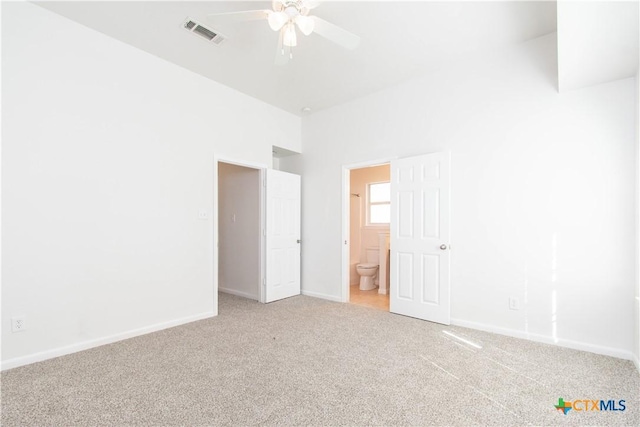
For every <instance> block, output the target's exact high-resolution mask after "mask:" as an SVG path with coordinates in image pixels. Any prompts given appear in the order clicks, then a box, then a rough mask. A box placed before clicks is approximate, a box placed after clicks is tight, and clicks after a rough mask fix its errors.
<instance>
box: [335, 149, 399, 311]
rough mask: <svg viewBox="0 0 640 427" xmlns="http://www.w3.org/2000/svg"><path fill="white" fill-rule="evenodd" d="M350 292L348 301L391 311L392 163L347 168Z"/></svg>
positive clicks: (347, 241) (347, 295) (347, 293)
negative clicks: (390, 231) (390, 225)
mask: <svg viewBox="0 0 640 427" xmlns="http://www.w3.org/2000/svg"><path fill="white" fill-rule="evenodd" d="M347 172H348V173H347V174H348V177H346V176H345V179H347V178H348V182H345V184H348V187H349V193H348V194H349V200H348V212H349V216H348V217H349V221H348V233H346V235H347V236H348V239H347V240H346V245H345V246H346V247H347V250H348V259H349V263H348V266H349V267H348V268H349V271H348V292H346V295H344V297H346V298H345V301H346V302H349V303H351V304H356V305H362V306H366V307H371V308H376V309H379V310H385V311H389V267H390V266H389V242H390V234H389V230H390V228H389V222H390V214H391V209H390V208H391V199H390V194H391V193H390V164H389V162H375V163H374V164H370V165H362V166H354V167H352V168H348V169H347Z"/></svg>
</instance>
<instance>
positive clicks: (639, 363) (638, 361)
mask: <svg viewBox="0 0 640 427" xmlns="http://www.w3.org/2000/svg"><path fill="white" fill-rule="evenodd" d="M633 364H634V365H636V369H637V370H638V373H640V357H638V355H637V354H634V355H633Z"/></svg>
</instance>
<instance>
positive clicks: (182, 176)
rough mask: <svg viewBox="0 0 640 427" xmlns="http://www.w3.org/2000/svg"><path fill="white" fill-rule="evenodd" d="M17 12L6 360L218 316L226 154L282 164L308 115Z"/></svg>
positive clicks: (10, 103)
mask: <svg viewBox="0 0 640 427" xmlns="http://www.w3.org/2000/svg"><path fill="white" fill-rule="evenodd" d="M2 8H3V10H2V12H3V13H2V43H3V46H2V47H3V50H2V67H3V69H2V71H3V74H2V77H3V82H2V83H3V84H2V89H3V92H2V107H3V108H2V123H3V135H2V142H3V147H2V148H3V156H2V162H3V163H2V173H3V176H2V197H3V199H2V204H3V217H2V228H3V242H2V244H3V251H2V256H3V258H2V264H3V267H4V268H3V271H2V343H3V348H2V361H3V368H8V367H11V366H17V365H20V364H23V363H28V362H31V361H35V360H39V359H44V358H48V357H52V356H55V355H58V354H63V353H66V352H70V351H75V350H78V349H81V348H85V347H90V346H92V345H97V344H100V343H104V342H109V341H111V340H115V339H119V338H123V337H126V336H130V335H135V334H138V333H143V332H147V331H150V330H154V329H158V328H162V327H167V326H170V325H173V324H178V323H181V322H186V321H190V320H194V319H197V318H201V317H207V316H211V315H213V314H214V313H215V307H216V302H215V300H214V298H215V296H214V291H213V275H214V271H213V257H214V253H213V237H212V235H213V223H212V220H211V214H212V212H213V208H214V207H213V180H214V175H213V173H214V172H213V171H214V166H213V165H214V162H213V156H214V153H215V154H216V155H221V156H224V157H225V158H235V159H244V160H246V161H250V162H254V163H260V164H264V165H268V164H270V163H271V161H272V153H271V150H272V145H277V146H281V147H287V148H289V149H291V150H295V151H300V119H299V118H298V117H296V116H293V115H291V114H288V113H285V112H283V111H282V110H279V109H276V108H274V107H271V106H268V105H267V104H264V103H262V102H260V101H257V100H255V99H253V98H250V97H247V96H245V95H243V94H240V93H239V92H236V91H234V90H231V89H229V88H226V87H224V86H222V85H220V84H217V83H214V82H212V81H210V80H207V79H205V78H203V77H201V76H199V75H197V74H194V73H191V72H189V71H186V70H184V69H182V68H179V67H177V66H175V65H172V64H170V63H168V62H165V61H163V60H160V59H158V58H156V57H154V56H151V55H149V54H147V53H144V52H142V51H140V50H137V49H135V48H133V47H130V46H127V45H125V44H123V43H121V42H118V41H116V40H114V39H111V38H109V37H107V36H105V35H103V34H100V33H98V32H95V31H93V30H90V29H88V28H86V27H83V26H81V25H79V24H76V23H73V22H71V21H69V20H67V19H65V18H62V17H60V16H58V15H55V14H53V13H52V12H49V11H47V10H45V9H42V8H40V7H37V6H35V5H32V4H28V3H22V2H21V3H12V2H4V3H3V4H2ZM25 23H27V24H28V25H27V26H26V27H25ZM27 27H28V29H27ZM200 209H205V210H206V211H207V212H208V213H209V218H208V219H207V220H206V221H203V220H199V219H198V211H199V210H200ZM17 315H25V316H26V320H27V328H28V329H27V330H26V331H25V332H21V333H11V330H10V321H9V319H10V318H11V317H12V316H17Z"/></svg>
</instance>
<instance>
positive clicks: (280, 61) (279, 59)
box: [275, 30, 290, 65]
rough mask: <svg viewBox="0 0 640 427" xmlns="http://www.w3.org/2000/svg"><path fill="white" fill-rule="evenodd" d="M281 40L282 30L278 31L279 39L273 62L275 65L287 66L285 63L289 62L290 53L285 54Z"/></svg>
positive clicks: (285, 50) (282, 38)
mask: <svg viewBox="0 0 640 427" xmlns="http://www.w3.org/2000/svg"><path fill="white" fill-rule="evenodd" d="M283 40H284V30H283V31H280V37H279V38H278V50H277V51H276V61H275V64H276V65H287V63H288V62H289V54H290V52H287V49H286V48H285V47H284V44H283ZM289 49H290V48H289Z"/></svg>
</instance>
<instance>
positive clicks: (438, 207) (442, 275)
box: [342, 152, 451, 325]
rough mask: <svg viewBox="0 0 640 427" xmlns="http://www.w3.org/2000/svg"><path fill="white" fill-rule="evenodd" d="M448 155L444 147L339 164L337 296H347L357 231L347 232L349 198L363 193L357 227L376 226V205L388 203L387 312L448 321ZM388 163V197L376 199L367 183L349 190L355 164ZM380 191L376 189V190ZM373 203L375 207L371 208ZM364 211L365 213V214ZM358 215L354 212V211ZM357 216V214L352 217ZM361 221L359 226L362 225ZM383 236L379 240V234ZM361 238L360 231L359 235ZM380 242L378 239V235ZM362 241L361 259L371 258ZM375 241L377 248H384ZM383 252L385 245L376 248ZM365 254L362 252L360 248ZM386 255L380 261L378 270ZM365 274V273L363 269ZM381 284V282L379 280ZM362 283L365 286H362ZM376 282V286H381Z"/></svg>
mask: <svg viewBox="0 0 640 427" xmlns="http://www.w3.org/2000/svg"><path fill="white" fill-rule="evenodd" d="M450 162H451V155H450V153H449V152H437V153H430V154H423V155H419V156H413V157H406V158H401V159H391V160H387V161H386V162H385V161H378V162H370V163H361V164H355V165H350V166H343V175H342V178H343V181H342V188H343V205H342V206H343V209H342V224H343V227H342V235H343V240H344V245H343V250H342V301H343V302H349V301H350V300H351V299H352V298H351V292H350V291H351V286H352V280H351V278H352V274H351V273H352V271H353V268H354V267H353V266H352V264H353V263H352V262H351V259H352V258H351V255H352V254H351V247H352V245H353V244H357V242H358V238H357V236H352V235H351V233H352V231H353V228H352V226H351V223H352V222H353V221H352V218H351V198H352V197H355V198H356V199H360V198H362V196H363V195H364V196H365V198H366V199H365V201H364V202H358V203H359V204H360V205H361V208H360V209H361V211H364V212H363V213H364V215H362V214H361V215H360V218H363V217H364V218H366V219H365V220H364V221H365V222H362V221H363V220H362V219H361V220H360V223H361V227H360V230H365V227H366V226H371V225H375V223H376V222H377V220H374V221H372V220H371V218H373V216H374V215H379V214H380V211H381V209H380V208H379V206H377V205H378V204H385V203H386V204H388V206H389V208H388V209H387V210H386V212H388V214H387V213H385V215H388V226H389V234H388V236H389V241H390V245H389V247H390V256H389V263H388V264H387V265H388V267H389V275H388V276H389V278H390V281H389V287H388V289H389V290H388V293H387V294H388V296H389V311H390V312H391V313H396V314H401V315H405V316H411V317H415V318H418V319H423V320H429V321H433V322H438V323H442V324H445V325H448V324H450V321H451V314H450V313H451V307H450V262H451V252H450V249H451V246H450V236H451V229H450V228H451V227H450V213H451V212H450V210H451V208H450V192H451V189H450V183H451V180H450V175H451V164H450ZM384 163H389V164H390V179H389V181H390V182H389V186H388V187H387V188H386V189H385V190H384V191H385V193H386V192H388V196H387V197H385V199H384V201H381V200H380V198H379V197H378V196H375V197H374V196H373V195H372V194H371V192H372V190H373V187H372V184H368V186H367V189H366V190H365V191H364V192H363V194H359V193H357V192H355V191H353V189H352V185H351V174H352V172H353V171H354V170H355V169H360V168H367V167H371V166H378V165H381V164H384ZM377 190H381V188H379V189H377ZM374 208H375V209H376V210H378V212H374ZM365 215H368V217H366V216H365ZM356 218H357V216H356ZM356 221H357V219H356ZM362 224H364V225H362ZM381 240H382V239H381ZM360 241H361V242H362V241H363V236H360ZM382 241H383V240H382ZM366 245H367V243H364V244H361V245H360V258H359V259H360V260H361V262H362V261H363V260H369V261H370V260H371V259H373V257H367V256H366V255H363V246H364V249H365V251H366ZM384 246H385V245H384V243H380V244H379V245H378V248H380V247H384ZM379 253H385V250H384V249H383V250H382V251H380V250H379ZM364 254H366V252H365V253H364ZM385 264H386V263H385V260H384V259H383V260H382V261H380V262H379V268H380V269H381V270H382V269H383V268H384V266H385ZM362 276H363V275H360V283H361V285H360V286H361V287H362V288H364V289H372V288H375V286H372V285H371V284H369V285H368V286H367V284H366V283H363V282H362ZM364 276H366V274H364ZM383 283H384V282H383ZM363 285H364V286H363ZM383 289H384V288H383V287H379V289H378V291H379V292H380V291H381V290H383Z"/></svg>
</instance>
